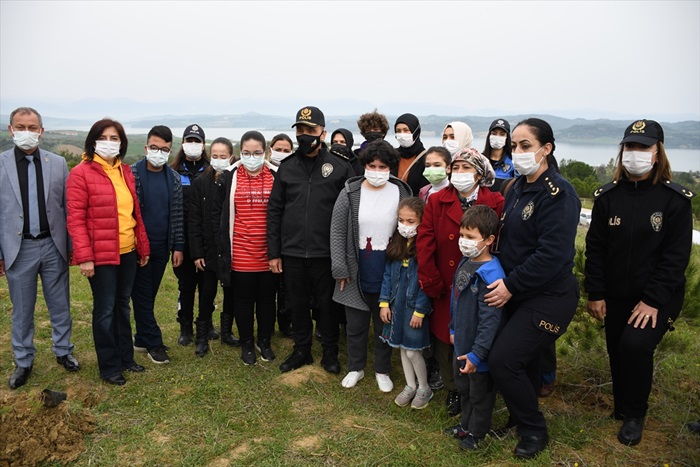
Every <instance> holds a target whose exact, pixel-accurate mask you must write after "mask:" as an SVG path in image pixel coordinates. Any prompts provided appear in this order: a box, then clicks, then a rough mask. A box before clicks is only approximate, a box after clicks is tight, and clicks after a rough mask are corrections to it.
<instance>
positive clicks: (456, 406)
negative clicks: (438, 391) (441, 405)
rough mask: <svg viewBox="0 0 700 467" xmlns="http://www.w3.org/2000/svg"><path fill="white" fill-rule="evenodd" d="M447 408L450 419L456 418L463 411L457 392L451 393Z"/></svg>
mask: <svg viewBox="0 0 700 467" xmlns="http://www.w3.org/2000/svg"><path fill="white" fill-rule="evenodd" d="M445 408H446V409H447V415H448V416H449V417H456V416H457V415H459V414H460V412H461V411H462V405H461V402H460V398H459V393H458V392H457V391H449V392H448V393H447V398H446V399H445Z"/></svg>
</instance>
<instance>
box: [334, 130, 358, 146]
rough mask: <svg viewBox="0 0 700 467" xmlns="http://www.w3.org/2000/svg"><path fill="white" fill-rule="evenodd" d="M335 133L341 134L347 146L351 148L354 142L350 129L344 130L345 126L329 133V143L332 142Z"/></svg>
mask: <svg viewBox="0 0 700 467" xmlns="http://www.w3.org/2000/svg"><path fill="white" fill-rule="evenodd" d="M336 133H340V134H342V135H343V137H344V138H345V142H346V143H347V145H348V147H349V148H350V149H352V147H353V145H354V144H355V139H354V138H353V137H352V131H350V130H346V129H345V128H338V129H337V130H335V131H334V132H333V133H332V134H331V143H332V142H333V137H334V136H335V135H336Z"/></svg>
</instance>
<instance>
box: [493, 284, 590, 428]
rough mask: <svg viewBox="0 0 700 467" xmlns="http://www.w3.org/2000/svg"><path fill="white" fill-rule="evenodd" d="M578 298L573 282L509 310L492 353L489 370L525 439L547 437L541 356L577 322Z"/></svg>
mask: <svg viewBox="0 0 700 467" xmlns="http://www.w3.org/2000/svg"><path fill="white" fill-rule="evenodd" d="M578 296H579V292H578V284H577V283H576V278H574V277H573V276H571V277H570V278H567V279H565V280H564V281H562V284H560V289H559V290H553V291H551V292H547V293H543V294H540V295H538V296H535V297H533V298H529V299H526V300H523V301H520V302H516V303H513V302H511V303H508V304H506V308H505V311H506V319H507V321H506V324H505V326H504V328H503V330H502V331H501V332H500V334H498V336H496V340H495V341H494V344H493V347H492V348H491V354H490V356H489V368H490V370H491V376H492V377H493V380H494V382H495V383H496V389H498V390H499V391H500V392H501V394H502V395H503V400H504V401H505V403H506V406H507V407H508V411H509V412H510V416H511V418H512V419H513V420H514V421H515V422H517V425H518V433H519V434H520V436H533V435H535V436H542V435H544V434H546V433H547V423H546V422H545V419H544V416H543V415H542V412H540V410H539V401H538V397H537V390H538V388H539V386H540V371H539V370H540V355H541V354H542V352H543V351H544V350H545V349H546V348H547V347H548V346H551V345H552V344H553V343H554V342H555V341H556V340H557V338H558V337H559V335H561V334H562V333H563V330H565V329H566V327H567V326H568V325H569V323H570V322H571V319H572V318H573V316H574V313H575V312H576V306H577V305H578ZM554 332H556V333H557V334H555V333H554Z"/></svg>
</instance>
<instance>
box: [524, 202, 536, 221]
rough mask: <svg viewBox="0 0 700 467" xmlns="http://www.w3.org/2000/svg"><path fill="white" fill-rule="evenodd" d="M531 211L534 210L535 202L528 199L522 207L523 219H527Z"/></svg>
mask: <svg viewBox="0 0 700 467" xmlns="http://www.w3.org/2000/svg"><path fill="white" fill-rule="evenodd" d="M533 212H535V203H533V202H532V201H530V202H529V203H527V204H526V205H525V207H524V208H523V213H522V217H523V220H524V221H526V220H528V219H529V218H530V216H532V213H533Z"/></svg>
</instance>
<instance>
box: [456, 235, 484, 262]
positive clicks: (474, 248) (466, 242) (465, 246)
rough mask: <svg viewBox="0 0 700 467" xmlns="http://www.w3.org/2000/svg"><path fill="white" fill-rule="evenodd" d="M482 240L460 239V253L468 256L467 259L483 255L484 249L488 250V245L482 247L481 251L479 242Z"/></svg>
mask: <svg viewBox="0 0 700 467" xmlns="http://www.w3.org/2000/svg"><path fill="white" fill-rule="evenodd" d="M481 241H482V240H470V239H468V238H460V239H459V251H461V252H462V255H464V256H466V257H467V258H476V257H477V256H479V255H480V254H481V252H482V251H484V248H486V245H484V246H483V247H481V249H479V247H478V246H479V242H481Z"/></svg>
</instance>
